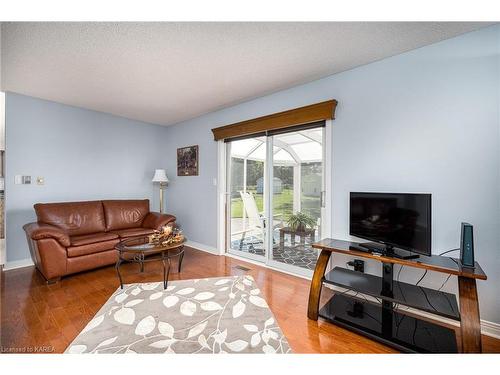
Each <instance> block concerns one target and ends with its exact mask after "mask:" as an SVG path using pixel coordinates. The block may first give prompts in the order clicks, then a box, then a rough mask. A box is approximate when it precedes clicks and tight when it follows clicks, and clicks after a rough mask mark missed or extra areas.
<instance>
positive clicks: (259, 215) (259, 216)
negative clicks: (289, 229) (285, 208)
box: [234, 191, 283, 250]
mask: <svg viewBox="0 0 500 375" xmlns="http://www.w3.org/2000/svg"><path fill="white" fill-rule="evenodd" d="M240 195H241V199H242V201H243V212H244V213H245V214H246V216H247V217H248V228H244V229H243V230H242V231H240V232H237V233H234V234H240V233H241V234H242V236H241V240H240V250H241V249H242V247H243V241H244V239H245V234H246V233H247V232H250V231H256V232H257V236H256V237H257V238H259V240H261V241H262V243H264V235H265V230H266V217H265V216H264V213H263V212H259V209H258V208H257V203H256V202H255V198H254V196H253V194H252V193H249V192H244V191H240ZM278 217H281V221H280V223H278V224H274V223H273V229H275V228H279V227H283V214H276V215H273V222H274V218H278ZM243 218H244V216H243ZM273 243H274V237H273Z"/></svg>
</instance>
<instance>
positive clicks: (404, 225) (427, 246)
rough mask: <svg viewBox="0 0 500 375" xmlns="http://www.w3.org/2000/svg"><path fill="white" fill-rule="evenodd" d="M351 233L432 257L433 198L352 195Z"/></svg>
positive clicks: (423, 195)
mask: <svg viewBox="0 0 500 375" xmlns="http://www.w3.org/2000/svg"><path fill="white" fill-rule="evenodd" d="M349 216H350V220H349V234H350V235H351V236H356V237H360V238H364V239H367V240H370V241H374V242H378V243H382V244H385V245H389V246H392V247H395V248H400V249H405V250H409V251H412V252H415V253H419V254H423V255H431V195H430V194H405V193H351V197H350V214H349Z"/></svg>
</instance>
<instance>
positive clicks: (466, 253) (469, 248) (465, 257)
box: [460, 223, 474, 268]
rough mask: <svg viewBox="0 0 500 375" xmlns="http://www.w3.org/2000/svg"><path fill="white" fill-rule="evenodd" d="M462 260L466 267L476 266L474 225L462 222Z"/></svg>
mask: <svg viewBox="0 0 500 375" xmlns="http://www.w3.org/2000/svg"><path fill="white" fill-rule="evenodd" d="M460 262H461V263H462V266H464V267H471V268H474V236H473V234H472V225H470V224H469V223H462V230H461V234H460Z"/></svg>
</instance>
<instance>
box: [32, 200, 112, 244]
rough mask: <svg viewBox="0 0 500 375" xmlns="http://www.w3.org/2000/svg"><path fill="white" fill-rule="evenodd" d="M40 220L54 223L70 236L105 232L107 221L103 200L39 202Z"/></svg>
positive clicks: (37, 208) (37, 207) (37, 206)
mask: <svg viewBox="0 0 500 375" xmlns="http://www.w3.org/2000/svg"><path fill="white" fill-rule="evenodd" d="M34 207H35V212H36V216H37V218H38V222H40V223H45V224H50V225H54V226H56V227H58V228H61V229H62V230H64V231H66V232H67V233H68V235H70V236H78V235H83V234H89V233H97V232H104V230H105V228H106V223H105V221H104V211H103V208H102V203H101V201H88V202H64V203H37V204H35V206H34Z"/></svg>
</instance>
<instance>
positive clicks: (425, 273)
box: [415, 270, 427, 286]
mask: <svg viewBox="0 0 500 375" xmlns="http://www.w3.org/2000/svg"><path fill="white" fill-rule="evenodd" d="M425 275H427V270H425V272H424V274H423V275H422V277H421V278H420V279H419V280H418V281H417V283H416V284H415V286H417V285H418V284H420V282H421V281H422V280H423V279H424V277H425Z"/></svg>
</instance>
